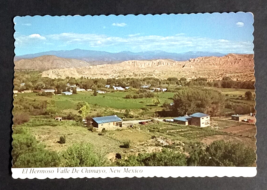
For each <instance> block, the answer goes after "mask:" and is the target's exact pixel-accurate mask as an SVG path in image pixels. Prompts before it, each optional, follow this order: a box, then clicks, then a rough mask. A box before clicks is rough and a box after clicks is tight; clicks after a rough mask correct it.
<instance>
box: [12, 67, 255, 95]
mask: <svg viewBox="0 0 267 190" xmlns="http://www.w3.org/2000/svg"><path fill="white" fill-rule="evenodd" d="M67 83H69V84H70V85H77V86H79V87H80V88H84V89H93V90H96V89H101V88H105V85H110V86H121V87H123V88H125V87H127V86H131V87H133V88H140V87H141V86H142V85H147V84H149V85H150V87H151V88H153V87H162V86H166V85H181V86H211V87H212V86H213V87H222V88H243V89H254V82H253V81H233V80H232V79H231V78H229V77H224V78H223V79H222V80H220V81H213V82H208V80H207V79H206V78H197V79H193V80H190V81H188V80H187V79H186V78H184V77H183V78H180V79H178V78H176V77H169V78H167V79H158V78H154V77H146V78H142V79H141V78H122V79H103V78H98V79H90V78H85V77H81V78H78V79H75V78H70V77H67V78H66V79H51V78H47V77H41V76H40V73H38V72H25V71H16V72H15V78H14V89H15V90H20V91H22V90H40V89H43V88H47V89H48V88H53V89H57V92H58V93H61V92H62V91H65V90H67V91H68V90H69V89H70V88H69V87H68V86H67Z"/></svg>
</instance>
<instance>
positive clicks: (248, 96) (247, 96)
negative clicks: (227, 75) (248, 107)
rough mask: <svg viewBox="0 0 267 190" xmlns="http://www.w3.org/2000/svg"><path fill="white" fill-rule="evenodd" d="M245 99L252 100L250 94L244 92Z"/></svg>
mask: <svg viewBox="0 0 267 190" xmlns="http://www.w3.org/2000/svg"><path fill="white" fill-rule="evenodd" d="M245 97H246V99H247V100H252V92H250V91H246V93H245Z"/></svg>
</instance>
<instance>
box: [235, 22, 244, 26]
mask: <svg viewBox="0 0 267 190" xmlns="http://www.w3.org/2000/svg"><path fill="white" fill-rule="evenodd" d="M244 25H245V24H244V23H243V22H237V23H236V26H238V27H243V26H244Z"/></svg>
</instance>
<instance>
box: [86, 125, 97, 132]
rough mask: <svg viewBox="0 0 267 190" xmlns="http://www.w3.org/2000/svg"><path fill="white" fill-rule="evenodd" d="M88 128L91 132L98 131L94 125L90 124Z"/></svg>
mask: <svg viewBox="0 0 267 190" xmlns="http://www.w3.org/2000/svg"><path fill="white" fill-rule="evenodd" d="M88 130H89V131H91V132H96V128H95V127H93V126H89V127H88Z"/></svg>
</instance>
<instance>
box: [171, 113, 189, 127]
mask: <svg viewBox="0 0 267 190" xmlns="http://www.w3.org/2000/svg"><path fill="white" fill-rule="evenodd" d="M190 119H191V117H189V116H187V115H185V116H182V117H176V118H174V119H173V122H175V123H177V124H182V125H189V120H190Z"/></svg>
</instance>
